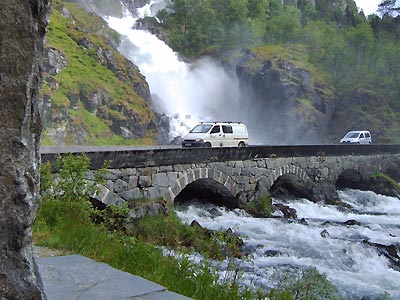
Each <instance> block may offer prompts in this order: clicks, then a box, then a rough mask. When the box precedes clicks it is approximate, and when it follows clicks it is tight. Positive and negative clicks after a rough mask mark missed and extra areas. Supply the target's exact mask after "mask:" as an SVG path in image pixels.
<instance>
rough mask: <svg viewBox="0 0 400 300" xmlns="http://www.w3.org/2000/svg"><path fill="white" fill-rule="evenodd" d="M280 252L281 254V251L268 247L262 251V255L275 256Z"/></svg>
mask: <svg viewBox="0 0 400 300" xmlns="http://www.w3.org/2000/svg"><path fill="white" fill-rule="evenodd" d="M282 254H283V252H282V251H279V250H275V249H269V250H267V251H265V252H264V255H265V256H268V257H276V256H280V255H282Z"/></svg>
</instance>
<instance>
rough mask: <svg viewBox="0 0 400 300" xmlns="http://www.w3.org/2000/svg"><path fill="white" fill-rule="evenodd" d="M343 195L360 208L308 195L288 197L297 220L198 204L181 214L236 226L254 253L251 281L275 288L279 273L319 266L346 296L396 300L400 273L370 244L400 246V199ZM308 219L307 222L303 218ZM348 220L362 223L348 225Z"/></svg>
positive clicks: (213, 225) (247, 266)
mask: <svg viewBox="0 0 400 300" xmlns="http://www.w3.org/2000/svg"><path fill="white" fill-rule="evenodd" d="M339 195H340V197H341V198H342V199H343V200H344V201H345V202H347V203H348V204H350V205H351V206H352V207H353V208H354V209H347V210H344V209H338V208H337V207H335V206H324V205H320V204H316V203H312V202H310V201H308V200H304V199H301V200H291V201H285V204H286V205H289V206H290V207H293V208H295V209H296V210H297V214H298V219H297V220H291V221H290V220H284V219H277V218H272V219H256V218H252V217H250V216H249V215H247V214H246V213H244V212H243V211H240V210H236V211H227V210H225V209H223V208H217V209H218V214H215V213H210V212H209V211H212V210H213V211H215V208H213V209H212V210H211V209H207V208H206V209H205V208H204V207H197V206H195V205H190V206H188V207H187V208H185V209H184V210H182V211H178V212H177V213H178V215H179V216H180V218H181V219H182V220H184V221H185V222H188V223H189V222H191V221H192V220H194V219H195V220H197V221H198V222H199V223H200V224H201V225H202V226H204V227H206V228H209V229H214V230H217V229H228V228H233V229H235V231H236V232H237V233H238V234H239V235H240V236H241V237H242V238H243V240H244V242H245V247H246V248H247V249H248V250H251V252H252V259H251V262H248V261H242V262H241V265H242V267H243V269H244V270H245V275H244V278H243V282H244V283H245V284H248V285H251V286H254V287H260V286H263V287H272V286H273V285H274V280H273V279H272V278H273V276H272V275H273V274H274V273H276V272H292V271H293V272H295V271H297V270H299V269H304V268H308V267H310V266H313V267H316V268H317V269H318V270H319V271H320V272H321V273H324V274H326V276H327V278H328V279H329V280H330V281H331V282H332V283H334V284H335V285H336V286H337V287H338V289H339V291H340V292H341V293H342V294H343V295H344V296H345V297H346V299H361V298H362V297H363V296H370V297H379V296H380V295H382V294H383V293H385V292H387V293H389V294H390V296H391V298H390V299H400V285H399V282H400V272H398V271H396V270H394V269H393V268H392V267H391V265H390V262H389V260H388V259H387V258H386V257H385V256H384V255H380V254H379V252H378V250H377V249H376V248H375V247H374V246H371V245H370V244H368V243H366V242H365V241H368V242H371V243H379V244H382V245H396V246H397V247H398V246H399V245H400V218H399V217H400V214H399V210H400V200H399V199H397V198H392V197H385V196H381V195H376V194H374V193H372V192H361V191H356V190H348V191H341V192H339ZM367 199H369V200H367ZM274 201H280V202H282V201H281V200H276V199H275V200H274ZM302 218H304V221H305V222H306V223H305V222H304V221H303V222H300V221H299V220H300V219H302ZM347 220H355V221H357V222H359V224H360V225H353V226H348V225H345V224H344V222H345V221H347ZM326 221H329V222H326ZM321 233H324V234H321ZM323 236H324V237H323Z"/></svg>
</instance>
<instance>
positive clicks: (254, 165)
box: [42, 145, 400, 203]
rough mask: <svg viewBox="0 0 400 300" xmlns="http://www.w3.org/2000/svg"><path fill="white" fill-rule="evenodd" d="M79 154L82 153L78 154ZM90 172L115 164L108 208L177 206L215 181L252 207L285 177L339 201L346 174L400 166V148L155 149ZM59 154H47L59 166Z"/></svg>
mask: <svg viewBox="0 0 400 300" xmlns="http://www.w3.org/2000/svg"><path fill="white" fill-rule="evenodd" d="M77 153H80V152H77ZM86 154H87V155H88V156H89V158H90V159H91V161H92V165H91V168H92V169H96V168H100V167H101V166H102V164H103V162H104V161H106V160H109V161H110V169H109V170H108V172H107V176H106V179H107V184H106V185H105V187H104V188H103V191H102V193H101V195H100V196H99V198H101V200H102V201H103V202H104V203H120V202H121V201H128V202H134V201H137V200H138V199H140V200H143V199H160V198H163V199H164V200H166V201H167V202H173V201H174V200H175V198H176V197H177V196H178V195H179V194H180V193H181V192H182V191H183V190H184V189H185V188H186V187H187V186H188V185H190V184H191V183H193V182H195V181H197V180H199V179H208V180H212V181H215V182H216V183H218V184H219V185H221V186H222V187H223V188H225V189H226V190H227V191H229V192H230V193H231V195H232V196H233V197H240V198H241V201H252V200H254V199H255V198H256V197H258V196H259V195H260V194H262V193H268V192H269V190H270V189H271V187H272V186H273V185H274V183H275V182H276V181H277V180H278V179H279V178H282V177H284V176H285V175H293V176H295V177H297V178H298V180H297V181H298V183H299V182H300V183H304V184H305V185H307V186H312V193H313V194H314V195H313V199H316V200H324V201H330V200H332V199H335V198H337V193H336V188H335V183H336V181H337V179H338V177H339V176H340V174H341V173H343V172H344V171H345V170H347V169H352V170H356V171H357V172H358V173H359V174H360V176H362V177H364V178H366V177H368V176H369V175H370V174H371V173H373V172H377V171H383V172H384V171H385V170H386V169H387V168H388V167H389V166H397V167H398V166H399V165H400V146H399V145H382V146H379V145H375V146H341V145H332V146H275V147H274V146H268V147H247V148H240V149H238V148H228V149H226V148H224V149H222V148H212V149H164V150H163V149H156V150H132V151H116V152H113V151H100V152H86ZM56 155H57V153H56V152H55V151H53V152H51V153H43V154H42V161H54V160H55V157H56Z"/></svg>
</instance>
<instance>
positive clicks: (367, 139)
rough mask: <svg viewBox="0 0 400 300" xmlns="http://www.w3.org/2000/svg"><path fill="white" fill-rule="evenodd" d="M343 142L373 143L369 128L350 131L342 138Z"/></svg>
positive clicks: (341, 141)
mask: <svg viewBox="0 0 400 300" xmlns="http://www.w3.org/2000/svg"><path fill="white" fill-rule="evenodd" d="M340 143H341V144H372V138H371V133H370V132H369V131H367V130H356V131H349V132H348V133H346V135H345V136H344V137H343V138H342V139H341V140H340Z"/></svg>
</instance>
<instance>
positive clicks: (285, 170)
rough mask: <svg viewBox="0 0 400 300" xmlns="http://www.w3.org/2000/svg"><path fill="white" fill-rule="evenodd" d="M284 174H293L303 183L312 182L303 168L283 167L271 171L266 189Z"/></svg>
mask: <svg viewBox="0 0 400 300" xmlns="http://www.w3.org/2000/svg"><path fill="white" fill-rule="evenodd" d="M285 174H293V175H296V176H298V177H299V178H300V179H302V180H304V181H311V182H313V180H311V178H310V176H308V174H307V172H306V171H305V170H304V169H303V168H300V167H299V166H295V165H283V166H280V167H277V168H274V169H272V170H271V176H270V178H271V180H270V183H269V186H268V187H267V188H268V189H270V188H271V186H272V185H273V184H274V182H275V181H276V180H277V179H278V178H279V177H281V176H282V175H285Z"/></svg>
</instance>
